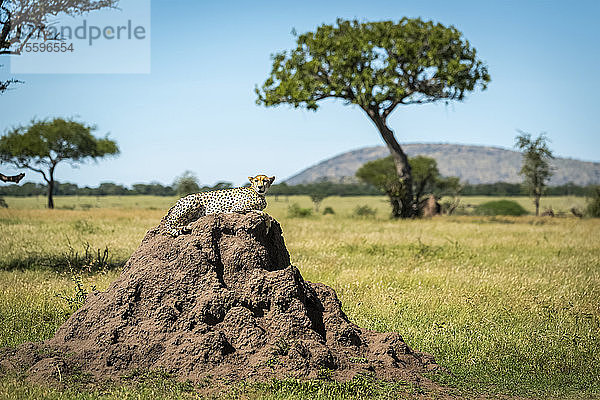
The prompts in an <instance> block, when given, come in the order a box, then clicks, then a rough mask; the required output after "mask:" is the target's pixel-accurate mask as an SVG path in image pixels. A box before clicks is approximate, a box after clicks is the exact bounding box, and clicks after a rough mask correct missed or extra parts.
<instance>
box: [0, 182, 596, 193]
mask: <svg viewBox="0 0 600 400" xmlns="http://www.w3.org/2000/svg"><path fill="white" fill-rule="evenodd" d="M230 187H233V186H232V185H231V184H230V183H228V182H219V183H217V184H216V185H214V186H203V187H201V188H200V191H208V190H215V189H227V188H230ZM591 188H592V185H590V186H578V185H575V184H573V183H567V184H566V185H560V186H550V187H548V188H546V192H545V194H546V195H548V196H565V195H570V196H586V195H588V194H589V193H590V191H591ZM47 190H48V189H47V186H46V185H44V184H41V183H31V182H28V183H24V184H22V185H6V186H5V185H3V186H0V196H44V195H46V194H47ZM313 193H323V194H325V195H326V196H381V195H382V193H381V192H380V191H379V190H378V189H376V188H374V187H373V186H370V185H366V184H364V183H332V182H328V181H324V182H317V183H307V184H300V185H287V184H285V183H280V184H277V185H273V186H272V187H271V189H270V190H269V195H274V196H281V195H284V196H291V195H310V194H313ZM54 194H55V195H56V196H130V195H153V196H175V195H176V194H177V190H176V188H175V187H174V186H164V185H161V184H160V183H150V184H144V183H136V184H134V185H132V187H131V188H128V187H125V186H123V185H118V184H115V183H111V182H105V183H101V184H100V186H98V187H96V188H90V187H87V186H86V187H79V186H77V185H75V184H73V183H56V186H55V190H54ZM461 194H462V195H463V196H524V195H527V189H526V188H525V187H524V186H523V185H521V184H518V183H504V182H498V183H490V184H487V183H482V184H477V185H469V184H467V185H465V186H464V188H463V190H462V192H461Z"/></svg>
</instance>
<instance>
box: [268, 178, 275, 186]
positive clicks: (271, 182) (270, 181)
mask: <svg viewBox="0 0 600 400" xmlns="http://www.w3.org/2000/svg"><path fill="white" fill-rule="evenodd" d="M274 180H275V177H274V176H272V177H270V178H269V185H272V184H273V181H274Z"/></svg>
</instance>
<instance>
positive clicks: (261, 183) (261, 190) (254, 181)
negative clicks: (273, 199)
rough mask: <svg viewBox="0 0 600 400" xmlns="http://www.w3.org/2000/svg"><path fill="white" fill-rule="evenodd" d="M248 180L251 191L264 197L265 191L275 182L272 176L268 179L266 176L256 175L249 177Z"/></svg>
mask: <svg viewBox="0 0 600 400" xmlns="http://www.w3.org/2000/svg"><path fill="white" fill-rule="evenodd" d="M248 180H249V181H250V184H251V187H252V189H254V190H255V191H256V193H258V194H260V195H264V194H265V193H267V190H268V189H269V187H270V186H271V184H272V183H273V181H274V180H275V177H274V176H272V177H270V178H269V177H268V176H266V175H256V176H255V177H251V176H249V177H248Z"/></svg>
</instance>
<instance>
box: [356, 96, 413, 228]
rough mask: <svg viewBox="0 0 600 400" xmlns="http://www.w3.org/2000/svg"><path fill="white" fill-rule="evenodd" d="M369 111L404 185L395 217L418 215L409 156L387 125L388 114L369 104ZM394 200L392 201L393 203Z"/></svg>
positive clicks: (366, 108) (366, 110)
mask: <svg viewBox="0 0 600 400" xmlns="http://www.w3.org/2000/svg"><path fill="white" fill-rule="evenodd" d="M362 108H363V110H364V111H365V112H366V113H367V115H368V116H369V118H371V121H373V123H374V124H375V126H376V127H377V129H378V130H379V133H380V134H381V137H382V138H383V141H384V142H385V144H386V146H387V148H388V150H389V151H390V154H391V155H392V158H393V160H394V164H395V166H396V172H397V173H398V179H399V180H400V183H401V187H402V194H401V197H400V198H399V200H398V201H399V204H398V205H397V206H393V208H394V211H393V213H394V214H393V216H394V218H413V217H416V216H417V214H418V213H417V205H416V203H415V198H414V195H413V187H412V185H413V181H412V172H411V168H410V164H409V163H408V157H407V156H406V154H405V153H404V150H402V147H400V144H399V143H398V141H397V140H396V138H395V136H394V132H393V131H392V130H391V129H390V128H389V127H388V126H387V123H386V118H387V116H386V115H384V114H381V113H380V112H379V111H378V110H377V109H376V108H371V107H368V106H365V107H362ZM393 204H394V201H392V205H393Z"/></svg>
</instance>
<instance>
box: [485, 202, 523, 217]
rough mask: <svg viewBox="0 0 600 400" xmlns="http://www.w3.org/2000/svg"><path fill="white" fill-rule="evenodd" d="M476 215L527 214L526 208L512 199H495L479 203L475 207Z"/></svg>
mask: <svg viewBox="0 0 600 400" xmlns="http://www.w3.org/2000/svg"><path fill="white" fill-rule="evenodd" d="M475 214H476V215H513V216H519V215H525V214H527V210H525V209H524V208H523V207H521V205H520V204H519V203H517V202H515V201H512V200H495V201H488V202H487V203H483V204H480V205H478V206H477V207H476V208H475Z"/></svg>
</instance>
